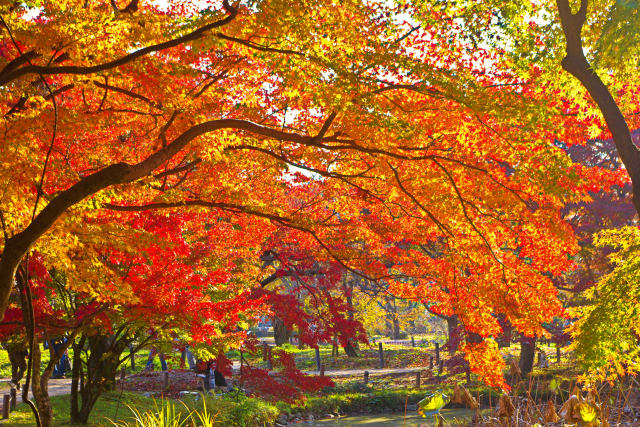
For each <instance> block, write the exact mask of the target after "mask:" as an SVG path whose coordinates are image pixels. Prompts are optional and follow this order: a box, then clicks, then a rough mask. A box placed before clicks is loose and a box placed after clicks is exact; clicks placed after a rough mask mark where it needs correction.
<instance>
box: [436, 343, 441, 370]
mask: <svg viewBox="0 0 640 427" xmlns="http://www.w3.org/2000/svg"><path fill="white" fill-rule="evenodd" d="M438 363H440V343H439V342H437V343H436V365H437V364H438Z"/></svg>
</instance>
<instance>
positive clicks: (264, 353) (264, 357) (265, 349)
mask: <svg viewBox="0 0 640 427" xmlns="http://www.w3.org/2000/svg"><path fill="white" fill-rule="evenodd" d="M268 356H269V344H267V343H266V342H264V341H262V360H263V361H265V362H266V361H267V359H268V358H269V357H268Z"/></svg>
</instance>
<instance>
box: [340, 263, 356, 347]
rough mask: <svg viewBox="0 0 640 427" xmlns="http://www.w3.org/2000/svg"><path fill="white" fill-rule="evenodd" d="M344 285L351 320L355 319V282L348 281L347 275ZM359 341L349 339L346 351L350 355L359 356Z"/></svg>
mask: <svg viewBox="0 0 640 427" xmlns="http://www.w3.org/2000/svg"><path fill="white" fill-rule="evenodd" d="M343 286H344V289H345V294H346V295H347V306H348V307H349V314H348V318H349V320H353V312H354V309H353V297H352V293H353V282H347V280H346V275H345V280H344V281H343ZM357 346H358V343H357V342H356V343H353V342H352V340H349V341H347V345H346V346H345V347H344V352H345V354H346V355H347V356H349V357H358V352H357V351H356V349H357Z"/></svg>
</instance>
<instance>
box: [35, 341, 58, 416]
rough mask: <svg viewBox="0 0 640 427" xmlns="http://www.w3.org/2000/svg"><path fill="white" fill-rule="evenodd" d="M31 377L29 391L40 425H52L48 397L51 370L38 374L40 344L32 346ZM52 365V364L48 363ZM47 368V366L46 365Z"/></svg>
mask: <svg viewBox="0 0 640 427" xmlns="http://www.w3.org/2000/svg"><path fill="white" fill-rule="evenodd" d="M31 357H33V362H32V363H33V373H32V374H33V378H32V379H31V393H33V397H34V399H35V401H36V407H37V408H38V412H39V413H40V422H41V423H42V427H53V409H52V408H51V399H50V398H49V387H48V385H49V384H48V382H49V377H50V376H51V370H50V369H45V371H44V372H43V373H42V375H40V363H41V360H42V354H41V353H40V346H39V345H36V346H35V347H34V348H33V353H32V354H31ZM50 365H51V366H53V365H52V364H50ZM47 368H48V367H47Z"/></svg>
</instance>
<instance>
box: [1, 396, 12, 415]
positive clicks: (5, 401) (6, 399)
mask: <svg viewBox="0 0 640 427" xmlns="http://www.w3.org/2000/svg"><path fill="white" fill-rule="evenodd" d="M10 399H11V397H10V396H9V395H8V394H5V395H4V399H2V419H5V420H6V419H7V418H9V400H10Z"/></svg>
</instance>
